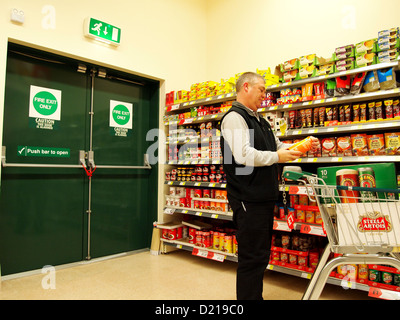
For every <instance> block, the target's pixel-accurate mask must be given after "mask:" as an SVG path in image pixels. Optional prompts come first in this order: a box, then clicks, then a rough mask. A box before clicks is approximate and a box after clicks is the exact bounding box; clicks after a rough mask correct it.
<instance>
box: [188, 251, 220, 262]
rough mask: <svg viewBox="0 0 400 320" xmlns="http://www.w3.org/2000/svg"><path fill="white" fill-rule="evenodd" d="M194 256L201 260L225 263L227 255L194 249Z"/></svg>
mask: <svg viewBox="0 0 400 320" xmlns="http://www.w3.org/2000/svg"><path fill="white" fill-rule="evenodd" d="M192 255H193V256H197V257H201V258H206V259H211V260H215V261H219V262H224V260H225V255H224V254H220V253H216V252H212V251H207V250H201V249H198V248H193V251H192Z"/></svg>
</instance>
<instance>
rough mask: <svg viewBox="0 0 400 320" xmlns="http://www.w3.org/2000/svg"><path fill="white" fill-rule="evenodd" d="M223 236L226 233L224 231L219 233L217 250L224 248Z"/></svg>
mask: <svg viewBox="0 0 400 320" xmlns="http://www.w3.org/2000/svg"><path fill="white" fill-rule="evenodd" d="M225 236H226V233H224V232H220V233H219V250H221V251H224V250H225Z"/></svg>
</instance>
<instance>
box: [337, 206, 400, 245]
mask: <svg viewBox="0 0 400 320" xmlns="http://www.w3.org/2000/svg"><path fill="white" fill-rule="evenodd" d="M336 214H337V219H336V221H337V230H338V238H339V239H338V240H339V245H340V246H359V245H364V246H368V245H373V246H377V245H389V246H394V247H399V246H400V236H399V235H398V233H399V230H400V204H399V202H383V203H379V202H363V203H340V204H337V206H336ZM396 233H397V235H396Z"/></svg>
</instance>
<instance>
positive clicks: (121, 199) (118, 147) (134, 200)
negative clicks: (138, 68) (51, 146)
mask: <svg viewBox="0 0 400 320" xmlns="http://www.w3.org/2000/svg"><path fill="white" fill-rule="evenodd" d="M94 87H95V91H94V126H93V151H94V160H95V163H96V165H116V166H142V165H143V164H144V154H145V153H146V151H147V148H148V145H149V143H148V142H146V134H147V132H148V130H149V129H150V114H151V110H152V109H151V108H150V102H149V99H148V96H149V94H148V91H149V90H148V89H147V88H146V87H144V86H139V85H132V84H131V83H129V82H123V81H118V80H111V79H101V78H96V79H95V85H94ZM111 100H112V101H119V102H123V103H129V104H132V105H133V114H132V115H131V116H132V120H133V121H132V129H130V130H129V133H128V135H127V136H126V137H125V136H116V135H115V131H114V129H113V128H112V127H110V124H109V119H110V101H111ZM153 110H154V108H153ZM157 110H158V109H157ZM156 112H157V115H158V111H156ZM152 171H153V169H152V170H142V169H96V171H95V173H94V175H93V179H92V217H91V256H92V257H99V256H104V255H110V254H115V253H119V252H125V251H132V250H137V249H142V248H146V247H149V245H150V242H149V238H150V236H149V234H150V232H151V228H152V221H153V219H154V218H155V217H156V211H155V210H154V208H152V209H150V208H151V207H149V203H150V202H157V193H156V192H154V190H157V182H156V181H157V180H155V181H154V180H150V177H152V174H153V172H152ZM153 188H155V189H153ZM151 206H153V204H151Z"/></svg>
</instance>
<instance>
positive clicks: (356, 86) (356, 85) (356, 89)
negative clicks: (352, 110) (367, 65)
mask: <svg viewBox="0 0 400 320" xmlns="http://www.w3.org/2000/svg"><path fill="white" fill-rule="evenodd" d="M365 75H366V72H361V73H357V74H356V76H355V77H354V79H353V81H352V83H351V88H350V93H351V94H359V93H360V92H361V88H362V85H363V82H364V79H365Z"/></svg>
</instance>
